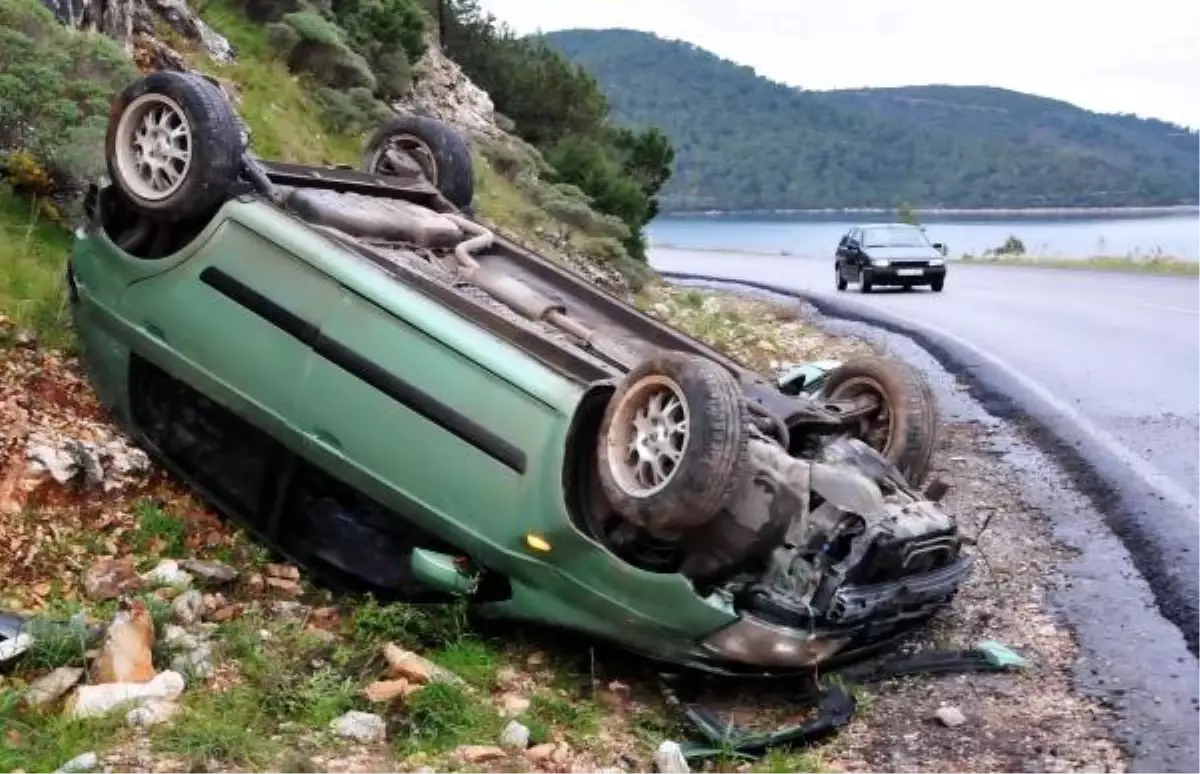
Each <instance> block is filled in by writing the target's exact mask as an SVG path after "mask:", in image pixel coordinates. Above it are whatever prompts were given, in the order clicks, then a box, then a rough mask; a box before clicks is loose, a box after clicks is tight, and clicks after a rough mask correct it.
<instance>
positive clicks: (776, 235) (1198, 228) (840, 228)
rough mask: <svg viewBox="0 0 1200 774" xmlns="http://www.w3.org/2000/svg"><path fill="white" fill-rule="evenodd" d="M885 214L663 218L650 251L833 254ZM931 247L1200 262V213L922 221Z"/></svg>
mask: <svg viewBox="0 0 1200 774" xmlns="http://www.w3.org/2000/svg"><path fill="white" fill-rule="evenodd" d="M891 219H892V216H891V215H889V214H885V213H878V214H873V213H868V214H862V215H854V214H849V215H848V214H846V213H799V214H778V215H774V214H757V213H756V214H746V215H713V216H701V215H687V216H682V215H681V216H672V215H663V216H661V217H659V218H656V219H655V220H654V222H652V223H651V224H650V227H649V229H648V231H649V237H650V244H651V246H652V247H667V246H671V247H684V248H693V249H714V250H729V251H742V252H763V253H774V254H780V253H788V254H791V255H803V256H826V255H833V251H834V248H835V247H836V246H837V241H838V239H839V238H840V237H841V235H842V234H844V233H845V232H846V229H848V228H850V227H851V226H852V225H856V224H860V223H870V222H879V221H888V220H891ZM922 221H923V222H924V223H925V226H926V233H927V234H928V235H929V239H930V241H932V242H943V243H945V244H946V246H947V247H948V248H949V254H950V255H951V256H961V255H963V254H971V255H976V256H978V255H980V254H982V253H983V252H984V251H985V250H990V249H993V248H996V247H999V246H1000V245H1002V244H1003V243H1004V240H1006V239H1007V238H1008V237H1009V235H1013V236H1016V237H1017V238H1018V239H1020V240H1021V241H1022V242H1024V243H1025V251H1026V253H1027V254H1028V255H1031V256H1033V255H1036V256H1039V257H1048V258H1088V257H1092V256H1099V255H1103V256H1119V257H1138V258H1146V257H1153V256H1155V255H1163V256H1171V257H1174V258H1180V259H1183V260H1187V261H1200V212H1186V213H1173V214H1169V215H1121V216H1112V215H1105V216H1095V215H1067V216H1061V217H1054V216H1021V217H1012V216H994V217H993V216H984V215H979V214H971V215H940V216H933V215H930V216H922Z"/></svg>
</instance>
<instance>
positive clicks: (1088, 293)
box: [650, 250, 1200, 771]
mask: <svg viewBox="0 0 1200 774" xmlns="http://www.w3.org/2000/svg"><path fill="white" fill-rule="evenodd" d="M650 261H651V265H652V266H653V267H654V268H655V269H656V270H658V271H659V272H662V273H664V274H666V275H667V276H668V278H671V277H672V275H674V276H675V278H676V279H679V278H680V275H681V274H682V275H691V278H692V279H700V278H704V277H707V278H710V279H715V278H722V279H727V280H734V281H738V282H743V283H751V284H757V285H758V286H759V288H760V289H767V290H777V291H782V292H786V293H794V294H797V295H800V296H801V297H802V298H804V299H805V300H807V301H809V302H810V303H812V304H813V305H814V306H815V307H817V308H818V309H819V310H820V311H822V312H823V313H825V314H827V315H829V316H831V317H835V318H841V319H844V320H849V321H856V322H858V323H868V324H870V325H872V326H876V329H880V328H882V329H883V330H884V331H887V332H888V333H887V335H888V336H889V338H893V339H894V338H895V335H896V334H902V335H903V336H905V337H908V338H911V340H912V341H915V342H916V343H917V344H919V345H920V346H921V347H923V348H924V349H925V350H928V352H929V353H932V355H933V356H934V357H935V358H936V359H937V361H938V362H939V364H940V365H941V366H944V367H945V368H946V370H947V371H948V372H950V373H951V374H952V375H953V376H954V377H956V378H957V379H959V380H961V381H962V382H964V383H965V384H967V385H968V386H969V387H970V388H971V393H972V395H973V397H974V398H975V399H976V400H978V401H979V402H980V403H981V404H982V406H983V407H984V408H985V409H986V410H987V411H988V412H989V413H990V414H992V415H993V416H997V417H1000V418H1002V419H1006V420H1009V421H1010V422H1013V423H1015V424H1016V425H1017V426H1019V427H1021V428H1023V429H1024V430H1025V431H1026V432H1027V434H1028V436H1029V437H1030V438H1032V439H1033V440H1034V441H1035V442H1036V445H1037V446H1038V447H1039V448H1040V452H1042V453H1044V454H1045V457H1046V459H1047V461H1048V464H1054V465H1057V466H1059V467H1061V468H1062V469H1063V470H1064V471H1065V472H1066V474H1067V475H1068V476H1069V478H1070V479H1071V482H1072V484H1073V486H1074V489H1075V490H1076V491H1078V492H1079V493H1081V494H1082V495H1083V499H1085V500H1086V502H1072V503H1069V504H1068V503H1065V502H1062V501H1061V494H1060V493H1058V492H1056V491H1047V493H1046V502H1045V507H1044V512H1046V513H1047V514H1048V515H1049V516H1050V517H1051V518H1052V519H1053V520H1054V521H1055V523H1056V531H1057V532H1058V534H1059V536H1060V539H1063V540H1065V542H1066V543H1068V544H1070V545H1073V546H1074V547H1075V548H1077V549H1079V550H1081V551H1082V552H1083V553H1082V555H1081V556H1080V558H1079V560H1078V561H1076V562H1073V563H1072V565H1071V566H1069V567H1067V568H1065V570H1066V572H1067V574H1068V576H1069V577H1068V579H1067V582H1066V583H1065V584H1064V586H1063V587H1062V588H1060V590H1059V593H1058V594H1057V595H1056V596H1057V600H1058V603H1059V604H1060V605H1061V606H1062V609H1063V613H1064V615H1065V617H1066V619H1067V620H1068V621H1069V622H1070V623H1071V624H1072V627H1073V628H1074V629H1075V630H1076V633H1077V636H1078V637H1079V639H1080V642H1081V645H1083V647H1084V649H1085V651H1086V653H1087V658H1086V659H1084V661H1083V663H1081V665H1080V667H1079V670H1078V677H1079V682H1080V685H1081V687H1082V688H1083V689H1085V690H1087V691H1089V692H1092V691H1094V692H1096V693H1098V694H1100V695H1102V696H1104V697H1105V699H1106V700H1108V701H1111V702H1112V703H1113V704H1114V705H1115V706H1117V707H1118V708H1119V709H1120V710H1121V714H1122V716H1123V717H1124V721H1123V724H1124V726H1125V727H1124V728H1122V729H1121V734H1120V735H1121V736H1122V737H1123V738H1124V740H1125V743H1126V744H1127V745H1129V747H1130V748H1131V752H1132V753H1133V756H1134V761H1133V765H1132V768H1133V769H1134V770H1152V771H1153V770H1159V771H1162V770H1165V771H1171V770H1183V771H1190V770H1192V766H1194V761H1195V760H1196V757H1195V756H1196V748H1195V739H1194V737H1195V723H1196V719H1197V718H1196V712H1197V686H1196V682H1197V681H1196V679H1195V676H1196V670H1197V662H1196V650H1197V635H1198V632H1197V629H1198V628H1200V624H1198V623H1197V620H1198V619H1197V597H1198V590H1197V580H1198V577H1200V568H1198V566H1197V555H1196V554H1197V543H1198V539H1200V535H1198V526H1200V519H1198V514H1197V499H1198V498H1197V489H1198V487H1197V459H1198V457H1200V441H1198V436H1200V416H1198V413H1200V412H1198V405H1197V403H1198V401H1197V397H1198V395H1200V296H1198V291H1200V283H1198V282H1197V281H1196V280H1195V279H1193V278H1178V277H1159V276H1149V275H1138V274H1117V273H1102V272H1092V271H1079V270H1055V269H1032V268H1019V267H987V266H967V265H952V266H951V267H950V272H949V276H948V278H947V282H946V289H945V291H944V292H943V293H940V294H934V293H931V292H930V291H928V290H927V289H917V290H915V291H912V292H904V291H901V290H898V289H897V290H895V291H893V290H891V289H885V290H883V291H876V292H874V293H871V294H865V295H864V294H861V293H859V292H858V291H857V286H855V285H851V286H850V289H849V290H848V291H845V292H841V293H839V292H837V291H836V290H835V289H834V286H833V268H832V267H833V261H832V257H830V258H828V259H814V258H794V257H778V258H776V257H770V256H757V255H743V254H734V253H715V252H696V251H681V250H653V251H652V252H651V256H650ZM1034 467H1037V466H1034ZM1031 472H1032V471H1031ZM1051 489H1054V488H1051ZM1056 495H1058V496H1059V498H1058V499H1059V500H1060V501H1058V502H1056ZM1189 651H1190V652H1189Z"/></svg>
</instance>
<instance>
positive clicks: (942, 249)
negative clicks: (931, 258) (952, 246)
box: [933, 242, 949, 255]
mask: <svg viewBox="0 0 1200 774" xmlns="http://www.w3.org/2000/svg"><path fill="white" fill-rule="evenodd" d="M933 249H934V250H937V251H938V252H939V253H941V254H942V255H945V254H946V253H947V252H948V251H949V248H948V247H946V245H944V244H942V243H941V242H934V243H933Z"/></svg>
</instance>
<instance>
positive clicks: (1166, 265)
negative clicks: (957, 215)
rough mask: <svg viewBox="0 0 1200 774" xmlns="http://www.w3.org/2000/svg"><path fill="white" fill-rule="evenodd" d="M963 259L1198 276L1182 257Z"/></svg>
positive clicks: (1196, 267)
mask: <svg viewBox="0 0 1200 774" xmlns="http://www.w3.org/2000/svg"><path fill="white" fill-rule="evenodd" d="M959 260H960V261H962V263H970V264H976V265H987V266H1032V267H1034V268H1041V269H1089V270H1092V271H1116V272H1129V273H1134V274H1165V275H1172V276H1181V277H1196V276H1200V262H1196V261H1184V260H1181V259H1179V258H1171V257H1168V256H1162V257H1149V258H1135V257H1129V256H1125V257H1122V256H1094V257H1092V258H1079V259H1074V260H1073V259H1070V258H1040V257H1037V256H1012V255H1010V256H1002V257H992V256H987V257H982V256H975V255H968V256H963V257H962V258H961V259H959Z"/></svg>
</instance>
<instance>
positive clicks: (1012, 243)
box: [988, 234, 1025, 255]
mask: <svg viewBox="0 0 1200 774" xmlns="http://www.w3.org/2000/svg"><path fill="white" fill-rule="evenodd" d="M988 252H990V253H991V254H992V255H1024V254H1025V243H1024V242H1022V241H1021V240H1020V239H1017V237H1016V236H1015V235H1013V234H1009V236H1008V239H1005V240H1004V244H1002V245H1000V246H999V247H997V248H994V249H992V250H989V251H988Z"/></svg>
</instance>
